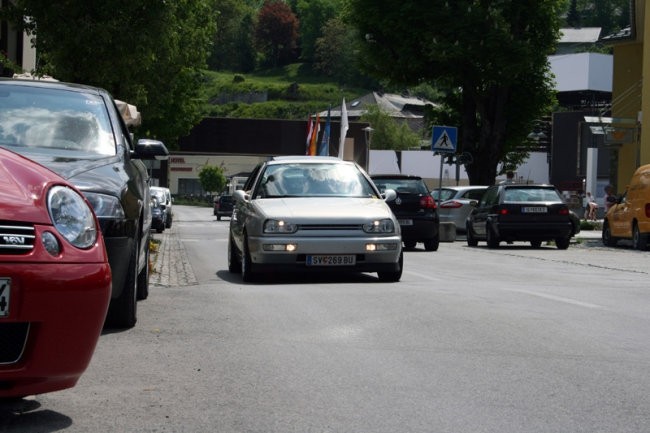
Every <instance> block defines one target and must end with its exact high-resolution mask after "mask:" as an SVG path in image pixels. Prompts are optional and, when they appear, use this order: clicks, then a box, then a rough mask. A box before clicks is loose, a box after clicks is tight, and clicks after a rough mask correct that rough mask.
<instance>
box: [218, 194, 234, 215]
mask: <svg viewBox="0 0 650 433" xmlns="http://www.w3.org/2000/svg"><path fill="white" fill-rule="evenodd" d="M233 205H234V201H233V198H232V196H231V195H220V196H219V197H217V198H215V199H214V215H215V216H216V217H217V221H221V217H224V216H226V217H228V218H230V217H232V208H233Z"/></svg>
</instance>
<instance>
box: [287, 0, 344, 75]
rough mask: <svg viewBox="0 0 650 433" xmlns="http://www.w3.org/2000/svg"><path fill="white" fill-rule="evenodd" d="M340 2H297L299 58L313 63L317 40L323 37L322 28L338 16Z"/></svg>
mask: <svg viewBox="0 0 650 433" xmlns="http://www.w3.org/2000/svg"><path fill="white" fill-rule="evenodd" d="M341 3H342V1H341V0H298V1H297V2H296V9H295V10H296V15H297V16H298V19H299V20H300V58H301V59H302V60H303V61H305V62H308V63H312V62H313V61H314V54H315V50H316V44H317V40H318V39H319V38H321V37H322V36H323V26H324V25H325V23H327V22H328V21H329V20H330V19H332V18H335V17H336V16H337V15H338V11H339V10H340V9H341V6H342V4H341Z"/></svg>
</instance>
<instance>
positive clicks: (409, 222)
mask: <svg viewBox="0 0 650 433" xmlns="http://www.w3.org/2000/svg"><path fill="white" fill-rule="evenodd" d="M398 221H399V225H401V226H412V225H413V220H398Z"/></svg>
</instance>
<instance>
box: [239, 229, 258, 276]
mask: <svg viewBox="0 0 650 433" xmlns="http://www.w3.org/2000/svg"><path fill="white" fill-rule="evenodd" d="M241 278H242V280H244V282H245V283H252V282H254V281H255V275H254V272H253V262H252V261H251V255H250V252H249V251H248V237H247V236H246V235H244V246H243V249H242V252H241Z"/></svg>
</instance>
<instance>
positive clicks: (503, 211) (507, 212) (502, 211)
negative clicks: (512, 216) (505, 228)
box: [499, 208, 510, 215]
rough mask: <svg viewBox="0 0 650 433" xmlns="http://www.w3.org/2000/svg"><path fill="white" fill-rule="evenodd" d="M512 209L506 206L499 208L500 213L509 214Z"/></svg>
mask: <svg viewBox="0 0 650 433" xmlns="http://www.w3.org/2000/svg"><path fill="white" fill-rule="evenodd" d="M509 213H510V211H509V210H508V209H506V208H502V209H499V215H508V214H509Z"/></svg>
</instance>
